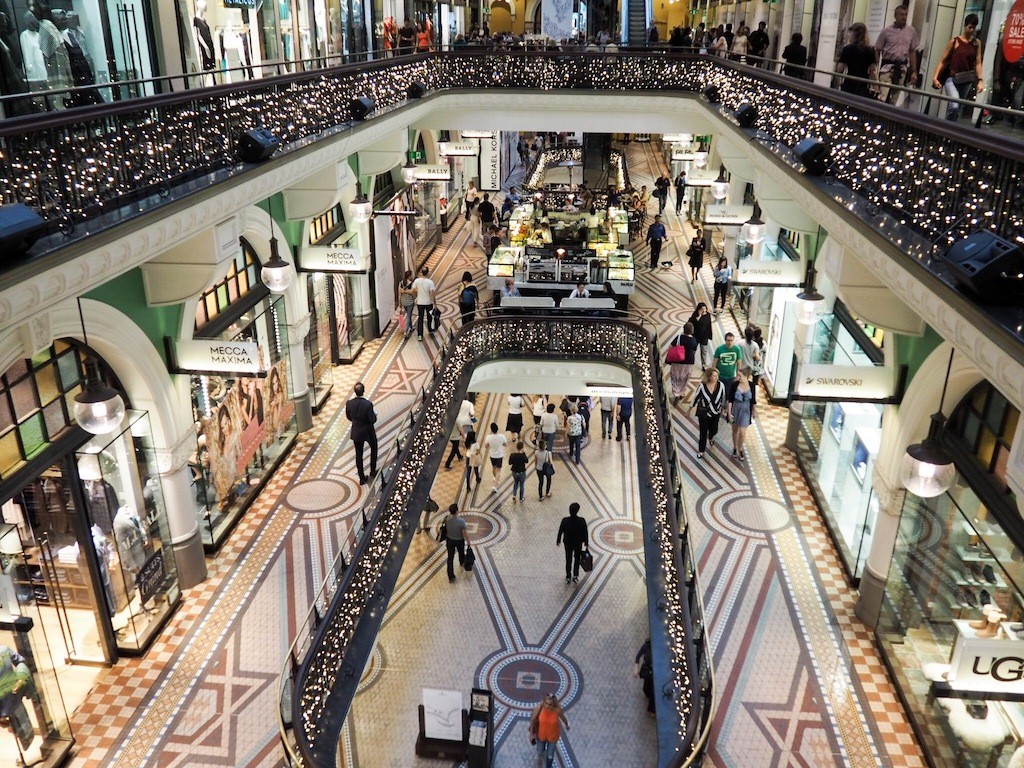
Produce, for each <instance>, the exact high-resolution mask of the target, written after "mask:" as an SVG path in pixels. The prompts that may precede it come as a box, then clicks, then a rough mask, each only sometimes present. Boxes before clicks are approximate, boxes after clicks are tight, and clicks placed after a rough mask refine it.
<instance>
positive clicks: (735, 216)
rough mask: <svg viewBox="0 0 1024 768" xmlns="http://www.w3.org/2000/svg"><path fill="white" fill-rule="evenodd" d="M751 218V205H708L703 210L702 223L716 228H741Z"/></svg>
mask: <svg viewBox="0 0 1024 768" xmlns="http://www.w3.org/2000/svg"><path fill="white" fill-rule="evenodd" d="M753 216H754V206H752V205H709V206H707V207H706V208H705V209H704V223H705V224H711V225H717V226H723V225H724V226H729V225H733V226H741V225H743V224H746V223H747V222H748V221H750V219H751V218H752V217H753Z"/></svg>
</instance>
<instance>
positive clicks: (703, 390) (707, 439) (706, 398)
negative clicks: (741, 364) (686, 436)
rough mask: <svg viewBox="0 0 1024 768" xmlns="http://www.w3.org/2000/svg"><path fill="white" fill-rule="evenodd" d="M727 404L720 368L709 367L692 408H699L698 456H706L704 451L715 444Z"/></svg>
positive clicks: (691, 405) (698, 387)
mask: <svg viewBox="0 0 1024 768" xmlns="http://www.w3.org/2000/svg"><path fill="white" fill-rule="evenodd" d="M724 405H725V386H724V385H723V384H722V382H720V381H719V380H718V369H717V368H708V369H707V370H706V371H704V377H703V380H702V381H701V383H700V384H699V385H698V386H697V392H696V394H695V395H694V396H693V402H692V403H691V404H690V410H691V411H692V410H693V409H694V408H696V409H697V424H698V425H699V426H700V437H699V438H698V440H697V458H698V459H703V458H704V451H706V450H707V449H708V448H710V447H711V446H713V445H714V444H715V435H717V434H718V421H719V418H720V417H721V415H722V407H723V406H724Z"/></svg>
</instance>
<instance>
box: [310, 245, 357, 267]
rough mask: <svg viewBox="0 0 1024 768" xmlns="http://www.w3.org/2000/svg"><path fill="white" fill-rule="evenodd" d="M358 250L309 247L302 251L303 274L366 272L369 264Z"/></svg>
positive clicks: (334, 247)
mask: <svg viewBox="0 0 1024 768" xmlns="http://www.w3.org/2000/svg"><path fill="white" fill-rule="evenodd" d="M367 261H368V260H367V259H366V257H365V256H363V254H361V253H360V252H359V249H358V248H341V247H339V246H334V245H307V246H306V247H305V248H303V249H302V255H301V262H302V271H303V272H365V271H366V270H368V269H369V268H370V267H369V264H368V263H367Z"/></svg>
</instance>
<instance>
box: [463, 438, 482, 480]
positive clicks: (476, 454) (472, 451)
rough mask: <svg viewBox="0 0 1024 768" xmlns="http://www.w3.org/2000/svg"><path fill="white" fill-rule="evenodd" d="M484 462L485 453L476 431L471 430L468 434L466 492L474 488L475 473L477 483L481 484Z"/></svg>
mask: <svg viewBox="0 0 1024 768" xmlns="http://www.w3.org/2000/svg"><path fill="white" fill-rule="evenodd" d="M483 463H484V453H483V451H482V450H481V449H480V446H479V445H478V444H477V442H476V432H474V431H473V430H470V432H469V434H468V435H466V493H469V492H470V491H472V490H473V475H474V474H475V475H476V484H477V485H480V467H481V466H482V465H483Z"/></svg>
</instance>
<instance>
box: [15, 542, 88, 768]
mask: <svg viewBox="0 0 1024 768" xmlns="http://www.w3.org/2000/svg"><path fill="white" fill-rule="evenodd" d="M17 548H18V531H17V529H15V528H13V527H12V526H5V525H0V566H2V573H0V718H3V727H2V728H0V765H11V766H14V765H38V766H54V765H58V764H60V763H61V762H62V761H63V760H64V758H65V757H66V755H67V754H68V752H69V751H70V749H71V744H72V740H71V729H70V727H69V725H68V716H67V712H66V710H65V708H64V702H63V701H62V699H61V695H60V688H59V686H58V685H57V670H56V669H55V667H54V663H53V659H52V658H51V656H50V652H49V648H48V646H47V643H46V640H45V638H44V637H43V633H42V631H41V630H40V628H39V623H38V621H37V620H35V619H33V618H32V617H30V616H27V615H22V613H21V611H20V608H19V602H18V600H17V599H16V598H15V590H16V587H15V583H16V581H17V580H18V579H19V578H20V577H21V576H22V575H23V571H24V566H23V564H22V563H21V561H20V559H19V556H18V555H17V554H13V553H12V551H16V550H17Z"/></svg>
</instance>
